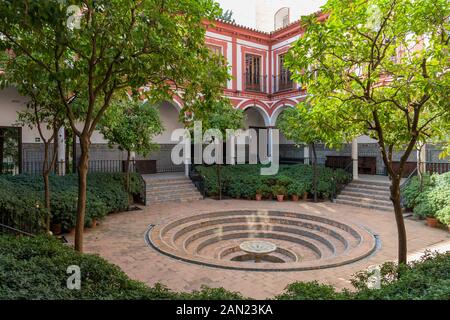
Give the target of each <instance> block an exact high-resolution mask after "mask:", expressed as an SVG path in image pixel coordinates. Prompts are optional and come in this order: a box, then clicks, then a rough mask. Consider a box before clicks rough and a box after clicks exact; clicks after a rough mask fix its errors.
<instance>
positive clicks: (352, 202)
mask: <svg viewBox="0 0 450 320" xmlns="http://www.w3.org/2000/svg"><path fill="white" fill-rule="evenodd" d="M335 203H338V204H345V205H348V206H353V207H361V208H367V209H374V210H381V211H391V212H392V211H393V210H394V208H393V207H392V206H389V207H388V206H379V205H372V204H365V203H360V202H357V201H350V200H343V199H339V198H338V199H336V200H335Z"/></svg>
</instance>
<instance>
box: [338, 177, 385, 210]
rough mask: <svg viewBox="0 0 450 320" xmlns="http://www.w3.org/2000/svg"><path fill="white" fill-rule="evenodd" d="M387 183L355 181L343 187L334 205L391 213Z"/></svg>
mask: <svg viewBox="0 0 450 320" xmlns="http://www.w3.org/2000/svg"><path fill="white" fill-rule="evenodd" d="M389 186H390V182H389V181H372V180H355V181H353V182H351V183H350V184H349V185H347V186H346V187H345V189H344V190H343V191H342V192H341V193H340V194H339V195H338V197H337V199H336V200H335V202H336V203H341V204H346V205H350V206H356V207H363V208H369V209H376V210H384V211H393V210H394V207H393V205H392V202H391V199H390V191H389Z"/></svg>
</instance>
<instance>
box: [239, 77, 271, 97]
mask: <svg viewBox="0 0 450 320" xmlns="http://www.w3.org/2000/svg"><path fill="white" fill-rule="evenodd" d="M243 79H244V90H245V91H248V92H261V93H267V86H266V83H267V76H259V75H254V74H251V73H244V75H243Z"/></svg>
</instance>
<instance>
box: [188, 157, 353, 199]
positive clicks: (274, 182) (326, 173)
mask: <svg viewBox="0 0 450 320" xmlns="http://www.w3.org/2000/svg"><path fill="white" fill-rule="evenodd" d="M261 167H262V166H261V165H250V164H245V165H234V166H223V167H222V168H221V183H222V193H223V194H224V195H227V196H229V197H231V198H244V199H254V198H255V195H256V193H257V191H258V192H261V194H263V195H264V196H266V197H267V196H269V195H271V194H273V193H277V192H281V193H283V194H285V195H291V194H297V195H301V194H302V193H303V192H308V193H312V191H313V182H312V180H313V168H312V166H310V165H303V164H297V165H280V168H279V171H278V173H277V174H276V175H274V176H262V175H261V174H260V169H261ZM195 168H196V170H197V172H199V174H200V175H202V176H203V177H204V179H205V189H206V194H207V195H208V196H216V195H218V193H219V192H218V191H219V189H218V183H217V171H216V167H215V166H196V167H195ZM317 175H318V184H317V191H318V195H319V197H321V198H324V199H329V198H330V197H331V196H332V195H333V194H334V193H335V192H337V191H338V189H339V188H340V186H341V185H344V184H347V183H349V182H350V181H351V179H352V177H351V175H350V174H349V173H347V172H346V171H344V170H342V169H337V170H333V169H330V168H326V167H324V166H317Z"/></svg>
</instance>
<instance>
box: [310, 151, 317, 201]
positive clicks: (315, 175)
mask: <svg viewBox="0 0 450 320" xmlns="http://www.w3.org/2000/svg"><path fill="white" fill-rule="evenodd" d="M311 149H312V151H313V188H314V202H317V153H316V145H315V144H314V143H311Z"/></svg>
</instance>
